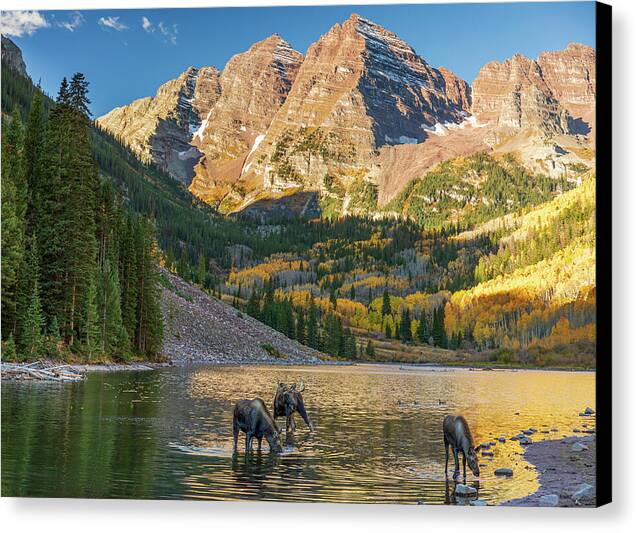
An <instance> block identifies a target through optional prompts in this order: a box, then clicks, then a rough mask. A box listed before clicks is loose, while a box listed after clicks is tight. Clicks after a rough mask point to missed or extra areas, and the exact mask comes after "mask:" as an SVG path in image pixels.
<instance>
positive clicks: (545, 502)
mask: <svg viewBox="0 0 637 533" xmlns="http://www.w3.org/2000/svg"><path fill="white" fill-rule="evenodd" d="M559 503H560V497H559V496H558V495H557V494H545V495H544V496H541V497H540V507H557V505H558V504H559Z"/></svg>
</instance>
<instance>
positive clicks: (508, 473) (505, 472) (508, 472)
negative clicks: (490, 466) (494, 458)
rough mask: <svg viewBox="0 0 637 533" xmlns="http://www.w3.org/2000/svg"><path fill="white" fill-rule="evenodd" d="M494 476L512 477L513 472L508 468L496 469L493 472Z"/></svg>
mask: <svg viewBox="0 0 637 533" xmlns="http://www.w3.org/2000/svg"><path fill="white" fill-rule="evenodd" d="M493 473H494V474H495V475H496V476H508V477H510V476H512V475H513V470H511V469H510V468H497V469H496V470H495V471H494V472H493Z"/></svg>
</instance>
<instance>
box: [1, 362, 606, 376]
mask: <svg viewBox="0 0 637 533" xmlns="http://www.w3.org/2000/svg"><path fill="white" fill-rule="evenodd" d="M36 363H43V364H44V365H45V368H46V367H47V366H51V367H54V366H57V367H60V366H63V367H64V368H65V369H66V370H68V371H70V372H75V373H77V374H80V375H82V376H83V375H85V374H87V373H89V372H144V371H150V370H158V369H162V368H177V367H181V368H187V367H192V366H220V367H222V366H260V365H265V366H317V367H320V366H381V367H382V366H394V367H399V369H400V370H403V371H410V370H413V371H418V370H426V369H445V370H467V371H473V372H487V371H506V370H508V371H519V370H523V371H545V372H595V371H596V369H584V368H565V367H521V366H499V365H490V366H483V365H472V364H462V365H459V364H454V363H414V364H405V363H404V362H391V361H341V360H330V359H323V360H321V361H320V362H317V361H316V360H308V361H299V360H292V361H291V360H287V359H282V358H281V359H278V358H272V359H264V360H256V361H248V360H243V361H223V360H218V359H216V360H215V359H210V360H200V361H193V360H173V361H165V362H153V361H143V362H142V361H135V362H130V363H65V362H64V361H52V360H36V361H20V362H7V361H2V362H1V370H2V372H1V373H0V377H1V378H2V380H11V381H21V380H22V379H21V378H19V377H16V376H15V375H13V374H10V373H8V372H6V370H7V368H8V367H9V365H10V366H11V367H13V368H16V367H21V368H28V367H29V366H31V365H34V364H36Z"/></svg>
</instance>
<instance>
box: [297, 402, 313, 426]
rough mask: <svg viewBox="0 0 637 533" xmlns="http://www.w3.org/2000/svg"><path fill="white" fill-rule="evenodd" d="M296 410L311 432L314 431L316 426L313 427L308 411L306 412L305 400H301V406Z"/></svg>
mask: <svg viewBox="0 0 637 533" xmlns="http://www.w3.org/2000/svg"><path fill="white" fill-rule="evenodd" d="M296 408H297V410H298V412H299V414H300V415H301V418H302V419H303V422H305V423H306V424H307V427H309V428H310V431H314V426H313V425H312V422H311V420H310V417H309V416H307V411H306V410H305V404H304V403H303V400H301V399H299V404H298V405H297V407H296Z"/></svg>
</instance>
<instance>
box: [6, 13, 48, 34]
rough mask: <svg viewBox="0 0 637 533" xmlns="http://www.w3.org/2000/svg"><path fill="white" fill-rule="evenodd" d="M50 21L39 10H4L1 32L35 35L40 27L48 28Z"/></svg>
mask: <svg viewBox="0 0 637 533" xmlns="http://www.w3.org/2000/svg"><path fill="white" fill-rule="evenodd" d="M48 27H49V23H48V21H47V20H46V19H45V18H44V16H43V15H42V14H41V13H40V12H39V11H2V13H0V32H2V34H3V35H11V36H13V37H22V36H23V35H24V34H25V33H26V34H27V35H33V33H35V31H36V30H39V29H40V28H48Z"/></svg>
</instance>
